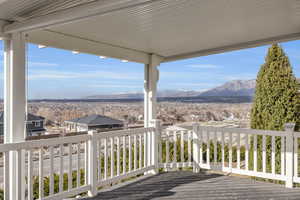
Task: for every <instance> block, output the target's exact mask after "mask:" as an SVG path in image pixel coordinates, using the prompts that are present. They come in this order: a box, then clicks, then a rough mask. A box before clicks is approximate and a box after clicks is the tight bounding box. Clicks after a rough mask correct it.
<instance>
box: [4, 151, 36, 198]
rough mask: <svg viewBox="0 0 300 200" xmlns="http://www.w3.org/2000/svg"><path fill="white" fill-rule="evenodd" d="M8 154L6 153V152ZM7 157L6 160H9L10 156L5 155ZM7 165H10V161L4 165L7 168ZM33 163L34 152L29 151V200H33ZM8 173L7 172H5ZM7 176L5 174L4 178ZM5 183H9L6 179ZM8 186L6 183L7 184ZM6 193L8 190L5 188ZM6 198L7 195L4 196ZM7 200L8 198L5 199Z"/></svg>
mask: <svg viewBox="0 0 300 200" xmlns="http://www.w3.org/2000/svg"><path fill="white" fill-rule="evenodd" d="M5 153H6V152H5ZM4 155H5V160H6V158H8V155H6V154H4ZM6 164H8V160H7V162H5V163H4V166H6ZM33 167H34V166H33V161H32V150H29V151H28V176H27V179H28V200H32V199H33ZM4 171H6V170H4ZM6 175H7V174H6V173H5V174H4V176H6ZM4 180H5V181H8V180H6V177H5V179H4ZM5 184H6V182H5ZM4 192H6V188H4ZM4 196H5V195H4ZM4 199H6V198H4Z"/></svg>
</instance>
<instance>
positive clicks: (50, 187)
mask: <svg viewBox="0 0 300 200" xmlns="http://www.w3.org/2000/svg"><path fill="white" fill-rule="evenodd" d="M49 153H50V175H49V194H50V195H53V194H54V172H53V168H54V163H53V146H50V147H49Z"/></svg>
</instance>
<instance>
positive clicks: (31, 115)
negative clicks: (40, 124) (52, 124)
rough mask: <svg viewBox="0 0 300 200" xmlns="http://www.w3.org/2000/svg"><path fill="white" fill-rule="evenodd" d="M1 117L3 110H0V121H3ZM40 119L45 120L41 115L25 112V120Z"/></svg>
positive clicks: (2, 116)
mask: <svg viewBox="0 0 300 200" xmlns="http://www.w3.org/2000/svg"><path fill="white" fill-rule="evenodd" d="M3 118H4V112H3V111H1V112H0V122H1V123H3ZM41 120H45V118H44V117H42V116H38V115H34V114H31V113H28V114H27V121H41Z"/></svg>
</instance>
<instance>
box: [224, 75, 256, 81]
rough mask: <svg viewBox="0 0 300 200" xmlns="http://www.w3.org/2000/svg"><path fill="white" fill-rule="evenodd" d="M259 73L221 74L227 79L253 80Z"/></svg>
mask: <svg viewBox="0 0 300 200" xmlns="http://www.w3.org/2000/svg"><path fill="white" fill-rule="evenodd" d="M256 76H257V74H242V73H241V74H237V75H232V76H229V75H224V76H220V78H222V79H223V80H225V81H233V80H251V79H256Z"/></svg>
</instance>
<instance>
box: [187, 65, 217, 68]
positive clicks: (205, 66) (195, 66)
mask: <svg viewBox="0 0 300 200" xmlns="http://www.w3.org/2000/svg"><path fill="white" fill-rule="evenodd" d="M187 67H190V68H197V69H218V68H220V66H218V65H213V64H191V65H187Z"/></svg>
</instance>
